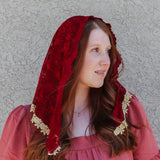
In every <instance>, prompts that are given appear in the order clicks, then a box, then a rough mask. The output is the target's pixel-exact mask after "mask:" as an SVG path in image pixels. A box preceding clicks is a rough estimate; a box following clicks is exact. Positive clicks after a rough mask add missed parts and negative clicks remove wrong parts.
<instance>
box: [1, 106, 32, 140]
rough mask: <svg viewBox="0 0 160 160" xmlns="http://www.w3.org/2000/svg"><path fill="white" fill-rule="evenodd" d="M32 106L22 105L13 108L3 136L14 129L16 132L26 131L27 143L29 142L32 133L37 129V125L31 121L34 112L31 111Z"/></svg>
mask: <svg viewBox="0 0 160 160" xmlns="http://www.w3.org/2000/svg"><path fill="white" fill-rule="evenodd" d="M30 107H31V105H20V106H18V107H16V108H15V109H13V111H12V112H11V113H10V114H9V116H8V118H7V121H6V123H5V126H4V129H3V133H2V137H3V135H4V134H8V133H9V132H10V131H11V130H12V131H13V130H14V132H15V134H16V133H17V132H21V134H22V133H24V134H25V136H26V141H27V143H28V142H29V140H30V138H31V135H32V134H33V132H34V131H35V127H34V125H33V124H32V123H31V118H32V113H31V112H30Z"/></svg>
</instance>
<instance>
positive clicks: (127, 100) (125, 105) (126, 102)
mask: <svg viewBox="0 0 160 160" xmlns="http://www.w3.org/2000/svg"><path fill="white" fill-rule="evenodd" d="M131 98H132V95H131V94H130V93H129V92H128V91H126V94H125V95H124V100H123V102H122V111H123V115H124V120H123V121H122V122H121V124H120V125H119V126H118V127H116V129H115V130H114V132H113V133H114V134H115V135H116V136H117V135H119V134H123V132H124V131H125V128H127V127H128V125H127V121H126V114H127V112H128V106H129V105H130V99H131Z"/></svg>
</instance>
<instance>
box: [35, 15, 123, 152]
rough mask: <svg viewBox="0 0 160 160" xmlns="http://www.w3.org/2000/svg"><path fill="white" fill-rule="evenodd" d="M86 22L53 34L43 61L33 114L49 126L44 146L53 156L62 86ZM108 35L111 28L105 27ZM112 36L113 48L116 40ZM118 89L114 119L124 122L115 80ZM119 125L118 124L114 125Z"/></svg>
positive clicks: (75, 21)
mask: <svg viewBox="0 0 160 160" xmlns="http://www.w3.org/2000/svg"><path fill="white" fill-rule="evenodd" d="M88 18H96V17H93V16H75V17H71V18H69V19H67V20H66V21H65V22H64V23H63V24H62V25H61V26H60V27H59V28H58V30H57V32H56V33H55V35H54V37H53V39H52V42H51V45H50V47H49V50H48V53H47V56H46V58H45V61H44V64H43V67H42V70H41V74H40V78H39V82H38V85H37V89H36V93H35V96H34V99H33V104H35V105H36V109H35V114H36V116H37V117H39V118H40V119H41V120H42V121H43V123H44V124H46V125H48V126H49V129H50V133H49V135H48V138H47V142H46V146H47V150H48V151H49V153H53V152H54V151H55V149H56V148H57V147H58V146H59V145H60V124H61V109H62V95H63V86H64V84H65V83H66V82H67V80H68V79H69V77H70V75H71V71H72V63H73V61H74V59H75V58H76V55H77V51H78V42H79V40H80V37H81V34H82V31H83V27H84V25H85V23H86V22H87V20H88ZM106 25H107V26H108V28H109V30H110V31H111V25H110V24H108V23H106ZM111 34H112V36H113V39H114V43H115V45H116V38H115V35H114V34H113V32H112V31H111ZM120 63H121V59H118V58H117V57H116V58H115V64H114V69H113V73H112V75H111V76H112V77H114V76H115V75H116V74H117V73H118V66H119V64H120ZM115 86H116V87H117V92H118V95H117V100H116V106H115V110H114V112H113V116H115V117H117V118H119V119H120V120H124V117H123V114H122V106H121V103H122V101H123V97H124V94H125V89H124V88H123V87H122V86H121V85H120V83H119V82H118V81H117V80H115ZM117 125H118V124H117Z"/></svg>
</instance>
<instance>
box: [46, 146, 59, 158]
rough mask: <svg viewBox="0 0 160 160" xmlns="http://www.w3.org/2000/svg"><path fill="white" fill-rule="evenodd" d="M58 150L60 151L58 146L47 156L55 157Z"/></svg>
mask: <svg viewBox="0 0 160 160" xmlns="http://www.w3.org/2000/svg"><path fill="white" fill-rule="evenodd" d="M60 150H61V147H60V146H58V147H57V148H56V149H55V151H54V152H53V153H49V152H48V155H49V156H52V155H56V154H57V153H58V152H59V151H60Z"/></svg>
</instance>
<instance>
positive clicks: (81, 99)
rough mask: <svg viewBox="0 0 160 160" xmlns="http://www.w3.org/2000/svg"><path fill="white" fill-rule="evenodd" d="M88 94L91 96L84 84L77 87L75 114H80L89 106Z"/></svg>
mask: <svg viewBox="0 0 160 160" xmlns="http://www.w3.org/2000/svg"><path fill="white" fill-rule="evenodd" d="M88 94H89V87H86V86H84V85H82V84H79V85H78V86H77V90H76V95H75V106H74V110H75V112H80V111H81V110H83V109H84V108H85V107H87V106H88Z"/></svg>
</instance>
